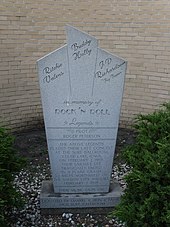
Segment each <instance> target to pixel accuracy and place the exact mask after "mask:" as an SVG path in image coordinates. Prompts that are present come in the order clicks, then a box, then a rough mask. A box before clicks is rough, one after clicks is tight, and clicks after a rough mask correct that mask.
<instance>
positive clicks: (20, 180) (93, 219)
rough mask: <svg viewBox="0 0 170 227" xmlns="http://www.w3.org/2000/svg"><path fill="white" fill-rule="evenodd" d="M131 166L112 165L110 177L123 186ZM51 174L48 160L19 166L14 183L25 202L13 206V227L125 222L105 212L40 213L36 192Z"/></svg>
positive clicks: (100, 225)
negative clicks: (27, 165)
mask: <svg viewBox="0 0 170 227" xmlns="http://www.w3.org/2000/svg"><path fill="white" fill-rule="evenodd" d="M129 170H130V168H129V166H127V165H126V164H120V165H119V166H117V165H114V167H113V171H112V178H113V179H116V180H118V181H119V183H120V185H121V187H122V189H123V190H124V189H125V188H126V184H125V182H124V180H123V177H124V176H125V174H127V172H128V171H129ZM49 178H50V167H49V164H44V165H43V166H40V165H37V166H35V165H33V164H32V163H30V167H29V169H27V170H22V171H21V172H20V173H19V174H18V175H16V177H15V181H14V185H15V186H16V187H17V188H18V190H19V191H20V192H21V193H22V195H23V197H24V198H25V200H26V204H25V206H24V208H23V209H22V210H20V211H19V210H17V209H14V210H13V213H12V214H11V217H12V218H13V220H14V221H15V224H13V225H12V227H41V226H42V227H46V226H47V227H58V226H61V227H63V226H70V227H75V226H79V227H111V226H113V227H116V226H117V227H118V226H120V227H121V226H122V227H123V226H124V224H123V223H120V222H119V223H118V221H117V220H116V218H113V219H109V218H108V217H107V215H92V214H86V215H85V214H71V213H63V214H61V215H55V216H50V215H48V216H44V215H41V213H40V206H39V196H40V189H41V183H42V181H43V180H45V179H46V180H47V179H49Z"/></svg>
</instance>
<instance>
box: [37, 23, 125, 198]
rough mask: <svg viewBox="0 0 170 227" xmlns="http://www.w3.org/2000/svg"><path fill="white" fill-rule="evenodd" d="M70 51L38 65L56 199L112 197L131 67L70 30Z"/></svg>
mask: <svg viewBox="0 0 170 227" xmlns="http://www.w3.org/2000/svg"><path fill="white" fill-rule="evenodd" d="M67 37H68V41H67V45H65V46H64V47H62V48H60V49H57V50H55V51H54V52H52V53H50V54H48V55H46V56H45V57H43V58H41V59H40V60H38V71H39V81H40V88H41V97H42V105H43V113H44V121H45V128H46V136H47V143H48V151H49V157H50V164H51V170H52V178H53V187H54V192H55V193H71V194H72V193H108V191H109V186H110V175H111V170H112V162H113V157H114V150H115V143H116V137H117V129H118V122H119V115H120V108H121V101H122V94H123V86H124V77H125V71H126V61H125V60H123V59H121V58H119V57H117V56H115V55H112V54H110V53H108V52H106V51H104V50H102V49H100V48H98V42H97V40H96V39H95V38H94V37H92V36H90V35H88V34H86V33H84V32H81V31H79V30H77V29H75V28H73V27H71V26H67Z"/></svg>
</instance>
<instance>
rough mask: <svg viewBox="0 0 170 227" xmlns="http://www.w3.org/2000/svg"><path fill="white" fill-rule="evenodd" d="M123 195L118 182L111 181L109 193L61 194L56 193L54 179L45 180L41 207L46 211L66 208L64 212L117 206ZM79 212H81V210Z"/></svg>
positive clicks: (41, 195)
mask: <svg viewBox="0 0 170 227" xmlns="http://www.w3.org/2000/svg"><path fill="white" fill-rule="evenodd" d="M121 195H122V190H121V188H120V186H119V183H118V182H113V183H111V185H110V190H109V192H108V193H95V194H86V193H84V194H61V193H54V189H53V184H52V181H43V183H42V190H41V193H40V208H42V209H44V210H46V211H47V210H49V209H51V208H52V209H55V210H57V209H61V210H62V209H63V208H64V212H68V211H69V212H70V209H71V210H72V211H73V210H75V211H76V210H77V208H85V209H84V210H86V209H87V208H96V209H99V210H101V208H111V207H114V206H116V205H117V204H118V203H119V202H120V197H121ZM66 208H67V209H66ZM72 208H73V209H72ZM67 210H68V211H67ZM78 210H79V209H78ZM108 210H109V209H108ZM78 212H79V213H80V210H79V211H78ZM45 213H46V212H45ZM47 213H48V212H47Z"/></svg>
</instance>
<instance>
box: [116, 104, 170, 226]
mask: <svg viewBox="0 0 170 227" xmlns="http://www.w3.org/2000/svg"><path fill="white" fill-rule="evenodd" d="M135 128H136V130H137V138H136V141H135V143H134V144H132V145H130V146H128V147H127V148H126V149H125V150H124V151H123V158H124V160H125V162H126V163H127V164H129V165H130V166H131V167H132V170H131V171H130V173H129V174H128V175H127V176H126V177H125V180H126V182H127V188H126V190H125V194H124V195H123V196H122V198H121V202H120V204H119V205H118V206H117V207H116V209H115V210H114V211H113V213H112V214H113V215H115V216H117V217H118V218H119V219H120V220H121V221H123V222H125V226H128V227H151V226H152V227H166V226H167V227H168V226H170V103H167V104H164V105H163V108H161V109H160V110H158V111H155V112H154V113H152V114H148V115H140V116H138V117H137V121H136V123H135Z"/></svg>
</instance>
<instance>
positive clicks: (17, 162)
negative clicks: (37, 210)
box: [0, 128, 25, 227]
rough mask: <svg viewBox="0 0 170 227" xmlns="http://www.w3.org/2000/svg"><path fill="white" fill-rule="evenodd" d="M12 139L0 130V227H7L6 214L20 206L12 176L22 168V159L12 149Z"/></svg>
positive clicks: (20, 201) (2, 129) (19, 196)
mask: <svg viewBox="0 0 170 227" xmlns="http://www.w3.org/2000/svg"><path fill="white" fill-rule="evenodd" d="M13 143H14V137H13V136H11V135H9V134H8V133H7V131H6V130H5V129H4V128H0V226H2V227H3V226H7V223H8V212H10V211H11V209H12V208H14V207H20V206H21V205H22V201H23V200H22V198H21V195H20V194H19V192H17V190H16V189H15V188H14V187H13V181H14V177H15V176H14V174H15V173H17V172H19V171H20V170H21V168H22V167H23V166H24V163H25V161H24V159H22V158H21V157H20V156H19V155H18V154H17V152H16V150H15V149H14V148H13Z"/></svg>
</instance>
